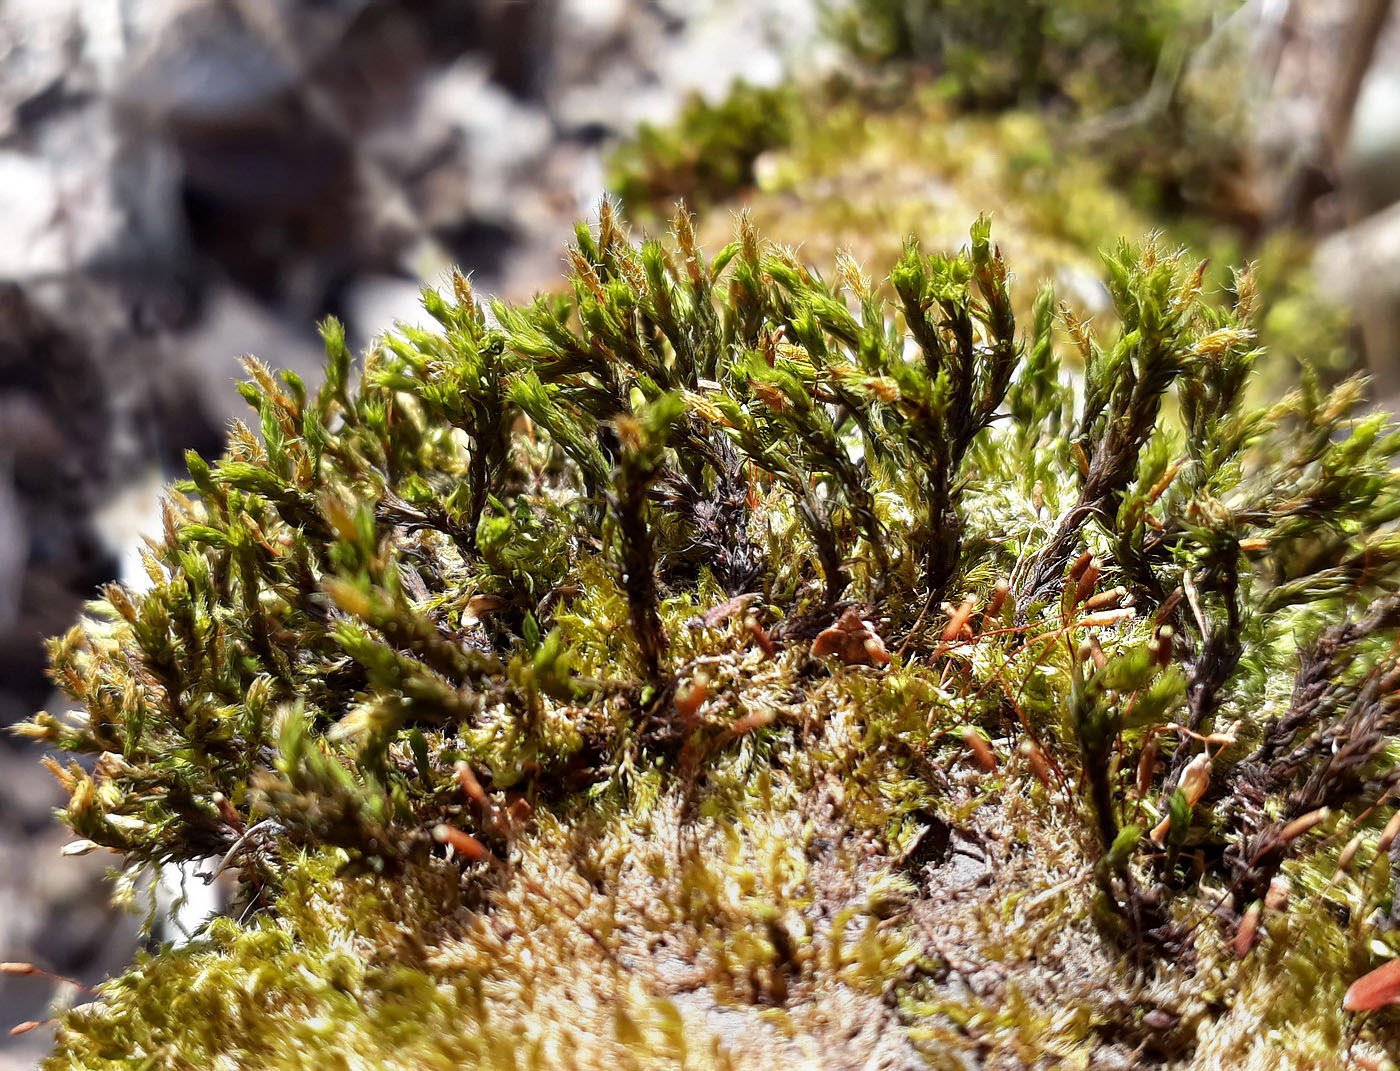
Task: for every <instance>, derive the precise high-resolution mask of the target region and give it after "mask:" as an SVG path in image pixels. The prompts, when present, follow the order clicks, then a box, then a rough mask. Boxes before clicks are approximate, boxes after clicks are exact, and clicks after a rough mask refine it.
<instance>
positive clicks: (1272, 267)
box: [0, 0, 1400, 1071]
mask: <svg viewBox="0 0 1400 1071" xmlns="http://www.w3.org/2000/svg"><path fill="white" fill-rule="evenodd" d="M1397 6H1400V5H1395V4H1393V3H1391V2H1389V0H1248V2H1241V0H1112V2H1111V0H0V725H6V726H7V725H10V724H13V723H14V722H16V721H19V720H21V719H23V718H25V717H27V716H29V715H30V714H32V713H33V712H34V711H36V710H38V709H40V708H43V707H46V706H61V705H62V702H63V700H62V698H61V697H59V696H57V695H55V694H54V693H53V692H52V688H51V685H50V683H49V682H48V681H47V680H46V678H45V676H44V672H43V667H44V653H43V643H42V641H43V638H44V637H46V636H51V635H53V634H56V633H59V632H62V631H64V630H66V629H67V628H68V627H69V625H70V624H71V623H72V622H73V620H74V619H75V617H76V615H77V614H78V613H79V612H80V610H81V606H82V604H83V602H84V600H86V599H88V598H90V597H91V596H92V595H93V593H94V592H95V590H96V589H97V587H98V586H99V585H101V584H103V583H105V582H109V581H112V580H116V579H124V580H127V581H129V582H133V583H139V580H140V576H139V562H138V557H137V554H138V550H139V547H140V537H141V534H142V533H143V532H146V531H152V530H154V529H155V527H156V524H155V519H156V518H157V517H158V495H159V491H160V488H161V486H162V485H163V484H165V483H167V482H169V481H171V480H174V479H178V478H179V477H180V476H181V475H182V473H183V468H184V461H183V457H184V452H185V451H186V450H189V449H194V450H197V451H199V452H201V453H203V454H206V455H208V454H218V453H219V452H220V450H221V444H222V441H223V437H224V434H225V430H226V427H227V424H228V422H229V421H230V420H231V419H233V418H235V417H238V416H241V410H242V409H243V405H242V402H241V399H240V398H239V396H238V394H237V393H236V391H235V390H234V382H235V380H236V379H237V378H238V376H239V369H238V366H237V358H238V357H239V356H240V355H243V354H248V353H252V354H256V355H257V356H259V357H261V358H262V359H263V360H264V361H266V362H267V363H269V364H271V365H273V366H275V367H282V368H292V369H294V370H296V371H297V372H298V373H299V374H301V375H302V376H303V377H305V378H306V379H307V380H308V381H311V382H312V383H314V381H315V380H316V378H317V374H318V367H319V361H320V353H319V349H318V345H317V336H316V332H315V324H316V322H317V321H318V320H320V319H322V318H324V317H326V316H336V317H338V318H340V319H341V320H343V321H344V322H345V323H346V325H347V327H348V329H349V333H350V335H351V338H352V339H353V340H354V341H355V344H356V345H357V346H358V347H365V346H368V345H371V344H372V343H373V339H374V335H375V333H376V332H377V331H381V330H383V329H386V328H387V327H389V326H390V325H391V324H392V323H393V322H394V321H395V320H406V321H413V320H415V319H417V316H418V313H417V293H418V288H419V287H420V286H421V285H423V284H425V283H426V284H436V283H438V282H441V281H442V279H443V278H444V277H445V275H446V274H447V272H448V271H449V270H450V268H451V267H452V266H453V265H458V266H460V267H461V268H462V269H463V270H465V271H468V272H470V273H472V275H473V279H474V283H475V286H476V288H477V289H478V290H479V291H481V292H484V293H488V294H494V295H500V296H502V297H506V298H512V299H519V298H524V297H528V296H530V295H531V294H533V293H535V292H538V291H541V290H547V289H549V288H551V287H552V286H554V285H555V282H556V279H557V277H558V275H559V272H560V268H561V264H562V258H563V248H564V246H565V244H566V243H567V242H568V241H569V239H570V236H571V233H572V226H573V223H574V221H575V220H577V219H585V220H586V219H588V218H590V217H592V216H594V215H596V211H597V206H598V204H599V201H600V198H601V197H602V196H604V194H605V191H606V192H610V193H611V194H612V195H614V196H616V197H618V198H619V199H620V200H621V201H622V203H623V205H624V211H625V212H626V214H627V215H628V216H629V217H630V218H631V219H632V220H633V222H634V225H635V226H636V227H637V228H638V229H639V230H642V229H645V230H651V231H656V230H660V229H663V228H664V227H665V226H666V218H667V216H668V215H669V213H670V212H671V211H672V209H673V206H674V203H675V202H676V201H677V200H678V199H684V200H686V201H687V202H689V203H690V204H692V205H694V206H696V207H697V208H700V209H702V210H703V215H702V234H703V235H705V236H706V237H707V244H708V246H709V248H711V249H712V250H714V249H718V248H719V246H720V245H722V244H723V242H724V241H726V240H727V239H728V237H729V234H730V231H731V230H732V227H733V213H734V212H736V211H738V210H740V209H747V210H748V211H750V212H751V213H752V214H753V216H754V217H755V219H756V221H757V222H758V223H759V226H760V228H761V229H762V230H763V232H764V233H766V234H768V235H770V236H772V237H774V238H776V239H778V240H781V241H783V242H787V243H790V244H792V245H795V246H799V247H800V249H801V250H802V253H803V255H804V256H807V257H809V258H810V259H812V260H813V261H814V262H815V263H818V264H829V263H830V261H831V259H832V257H833V256H834V254H835V252H836V251H837V250H838V249H848V250H850V251H852V252H853V253H854V254H855V255H856V256H857V257H858V258H859V259H860V260H861V261H862V263H863V264H864V265H865V268H866V270H867V271H869V272H870V273H871V274H873V275H875V276H876V277H877V278H878V277H880V276H882V275H883V273H884V272H885V271H886V270H887V269H888V267H889V264H890V263H891V262H892V260H893V258H894V256H895V254H896V253H897V251H898V247H899V243H900V241H901V240H902V238H903V236H904V235H906V234H909V233H914V234H917V235H919V236H920V238H921V239H922V240H923V241H924V243H925V245H926V246H937V245H939V244H947V245H957V244H959V243H960V242H961V241H962V240H963V238H964V236H965V235H966V230H967V226H968V224H969V223H971V222H972V220H973V219H975V218H976V216H977V214H978V213H979V212H983V211H987V212H990V213H992V214H993V217H994V228H995V230H994V233H995V234H996V235H997V237H998V239H999V240H1000V241H1001V243H1002V245H1003V246H1004V247H1005V248H1006V252H1007V255H1008V258H1009V260H1010V262H1011V264H1012V265H1013V267H1015V268H1016V269H1017V270H1018V272H1019V273H1020V275H1021V277H1022V282H1023V283H1024V284H1025V285H1024V286H1023V287H1022V291H1023V297H1024V299H1025V300H1026V301H1027V302H1028V301H1029V298H1030V295H1031V294H1032V293H1033V292H1034V288H1035V285H1036V284H1038V282H1039V281H1040V279H1041V277H1045V278H1049V279H1051V280H1053V281H1054V282H1055V284H1056V286H1057V288H1058V290H1059V292H1060V294H1061V296H1062V297H1063V298H1065V299H1066V300H1067V301H1069V302H1070V303H1071V304H1072V305H1074V306H1076V307H1077V308H1078V309H1079V310H1080V311H1081V312H1082V313H1084V314H1087V315H1097V316H1098V317H1099V318H1100V321H1101V322H1102V321H1104V320H1106V319H1107V317H1108V311H1107V298H1106V294H1105V293H1104V292H1103V290H1102V287H1101V284H1099V282H1098V281H1097V280H1098V275H1097V267H1096V263H1097V262H1096V250H1097V249H1098V248H1099V247H1101V246H1104V245H1106V244H1110V243H1112V242H1113V241H1115V240H1116V239H1117V238H1118V237H1120V236H1124V237H1128V238H1130V239H1134V240H1137V239H1140V238H1141V237H1142V236H1144V235H1146V234H1148V233H1150V232H1160V233H1161V234H1162V235H1163V236H1164V241H1165V242H1166V243H1167V244H1170V245H1184V246H1186V247H1188V248H1189V249H1190V250H1191V252H1192V253H1194V254H1196V255H1199V256H1203V257H1209V258H1210V260H1211V263H1212V279H1213V280H1214V282H1215V285H1217V286H1220V287H1224V286H1225V285H1227V284H1228V279H1229V276H1228V274H1227V273H1226V268H1227V266H1228V265H1230V264H1232V263H1239V262H1242V261H1244V260H1255V261H1257V263H1258V270H1259V275H1260V279H1261V284H1262V290H1263V293H1264V295H1265V297H1266V299H1267V301H1268V313H1267V316H1266V317H1265V320H1264V327H1263V334H1264V336H1265V339H1264V340H1265V342H1266V343H1267V344H1268V345H1269V346H1270V348H1271V351H1272V354H1273V355H1272V356H1271V357H1270V359H1269V362H1270V363H1269V365H1268V367H1267V369H1266V372H1267V374H1266V376H1265V377H1263V378H1264V384H1265V385H1264V389H1266V390H1274V391H1281V390H1284V389H1286V388H1287V386H1288V385H1289V384H1290V383H1291V382H1293V381H1295V380H1296V378H1297V376H1298V375H1299V374H1300V373H1299V370H1300V368H1301V367H1303V365H1304V364H1306V365H1307V366H1309V367H1311V368H1314V369H1315V370H1316V371H1317V373H1318V374H1319V375H1321V376H1323V377H1324V378H1327V379H1333V380H1335V379H1338V378H1341V377H1343V376H1346V375H1350V374H1354V373H1356V372H1367V373H1369V374H1370V375H1371V376H1372V377H1373V392H1374V393H1373V396H1374V398H1375V400H1376V404H1378V405H1383V406H1388V407H1392V408H1393V407H1394V404H1395V401H1396V399H1397V398H1400V11H1396V10H1395V8H1396V7H1397ZM38 758H39V756H38V755H37V754H35V753H34V752H33V750H32V749H28V748H26V747H24V746H23V744H22V742H21V741H19V740H18V739H12V738H10V735H9V734H8V733H6V734H4V739H3V740H0V960H22V961H32V962H35V963H37V964H39V965H40V966H42V967H44V968H45V969H48V970H53V971H56V972H59V973H62V974H66V975H71V976H74V977H76V978H79V979H81V980H83V981H85V982H87V983H92V982H95V981H97V980H100V979H101V978H103V977H106V976H107V975H109V974H110V973H112V972H114V971H117V970H120V969H121V968H122V967H123V965H124V964H126V963H127V962H129V961H130V959H131V957H132V955H133V954H134V952H135V950H136V949H137V948H138V947H139V946H140V943H141V940H142V939H141V937H140V936H139V923H140V915H139V913H138V914H130V913H123V912H119V911H116V910H115V909H113V908H112V907H110V905H109V897H110V888H111V887H110V885H109V884H108V883H107V882H106V881H105V879H104V872H105V870H106V869H107V868H108V867H109V866H110V865H111V864H112V862H113V861H112V860H102V859H98V858H95V857H91V856H89V857H85V858H64V857H61V856H60V854H59V849H60V848H61V846H62V844H63V843H64V841H65V840H66V839H67V837H66V836H65V834H64V832H63V830H62V828H61V827H60V826H59V825H58V823H57V822H56V821H55V820H54V818H53V808H54V807H55V806H56V805H57V803H58V792H57V791H56V790H55V788H54V786H53V785H52V784H51V778H50V777H49V775H48V774H47V772H46V771H45V770H44V769H43V768H42V767H41V766H40V765H39V762H38ZM141 902H144V901H142V899H141V898H140V897H138V903H141ZM73 999H81V994H80V993H79V992H78V991H75V990H73V989H72V987H68V986H62V985H54V984H50V983H48V982H47V981H45V980H41V979H39V978H37V977H35V976H27V977H8V976H0V1011H2V1012H4V1013H5V1014H3V1015H0V1027H5V1028H8V1027H9V1026H10V1025H11V1024H13V1023H17V1022H20V1021H22V1020H27V1019H42V1018H44V1017H45V1015H46V1011H45V1009H46V1008H47V1007H49V1006H51V1003H52V1002H54V1001H65V1000H73ZM46 1043H47V1032H46V1031H45V1030H42V1029H41V1030H38V1031H34V1032H32V1033H30V1034H27V1035H24V1036H22V1037H18V1038H14V1039H4V1038H3V1035H0V1071H3V1069H8V1068H27V1067H31V1066H33V1065H34V1064H35V1063H36V1061H37V1060H38V1059H39V1057H40V1056H41V1055H42V1052H43V1050H44V1047H45V1045H46Z"/></svg>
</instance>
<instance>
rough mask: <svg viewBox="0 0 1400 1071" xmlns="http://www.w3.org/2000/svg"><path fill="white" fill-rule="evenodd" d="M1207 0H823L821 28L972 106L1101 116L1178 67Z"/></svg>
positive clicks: (1211, 8)
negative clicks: (1165, 68) (1072, 110)
mask: <svg viewBox="0 0 1400 1071" xmlns="http://www.w3.org/2000/svg"><path fill="white" fill-rule="evenodd" d="M1221 9H1222V5H1221V4H1220V3H1217V2H1213V0H1127V2H1124V0H827V3H826V4H825V18H826V22H827V26H828V29H829V32H830V33H831V34H832V35H833V36H834V37H835V38H836V39H837V40H839V41H841V42H842V43H843V44H845V45H846V46H847V47H848V48H849V49H850V50H851V52H852V53H853V54H854V55H856V56H857V57H859V58H860V59H862V60H863V61H865V62H866V63H869V64H872V65H880V64H886V63H890V62H903V63H912V64H918V65H921V66H923V67H925V68H927V69H929V70H931V71H933V72H934V73H935V74H936V75H938V76H940V77H942V78H944V79H945V80H946V83H947V85H948V88H949V91H950V92H951V93H952V94H953V95H954V96H956V97H957V98H958V99H959V100H960V101H961V102H962V103H964V104H967V105H972V106H974V107H997V108H999V107H1004V106H1006V105H1008V104H1013V103H1021V104H1027V103H1047V102H1052V101H1055V100H1063V101H1068V102H1072V103H1073V104H1074V105H1075V106H1076V107H1084V108H1088V109H1089V110H1091V111H1102V110H1104V109H1105V108H1108V107H1112V106H1114V105H1120V104H1126V103H1128V102H1130V101H1133V100H1136V99H1137V98H1138V97H1140V96H1142V95H1143V94H1144V93H1145V92H1147V89H1148V87H1149V85H1150V84H1151V81H1152V79H1153V77H1154V75H1155V74H1156V73H1157V71H1158V68H1159V65H1160V64H1162V63H1163V62H1166V63H1168V64H1171V63H1174V62H1180V60H1181V55H1180V53H1181V51H1182V50H1184V49H1186V48H1189V47H1190V46H1191V45H1192V44H1193V43H1198V42H1199V41H1200V40H1202V39H1203V37H1204V36H1205V32H1206V31H1207V30H1209V28H1210V25H1211V17H1212V16H1214V15H1216V14H1218V13H1219V12H1220V11H1221Z"/></svg>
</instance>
